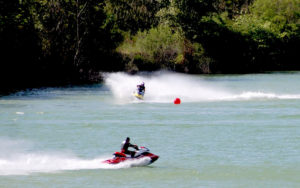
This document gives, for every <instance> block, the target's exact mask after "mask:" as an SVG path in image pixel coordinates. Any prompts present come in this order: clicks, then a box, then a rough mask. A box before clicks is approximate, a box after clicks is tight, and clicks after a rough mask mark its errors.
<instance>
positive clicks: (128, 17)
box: [105, 0, 169, 34]
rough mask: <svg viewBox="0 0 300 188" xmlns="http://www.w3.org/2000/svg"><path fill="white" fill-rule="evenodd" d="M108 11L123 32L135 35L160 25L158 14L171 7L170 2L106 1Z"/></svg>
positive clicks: (147, 0) (157, 0) (166, 0)
mask: <svg viewBox="0 0 300 188" xmlns="http://www.w3.org/2000/svg"><path fill="white" fill-rule="evenodd" d="M105 2H106V4H107V6H106V10H107V12H108V14H110V15H113V16H114V18H115V20H116V23H117V25H118V26H119V28H120V29H121V30H124V31H130V32H131V33H133V34H135V33H136V32H137V31H138V30H147V29H150V28H151V27H154V26H156V25H157V24H158V18H157V17H156V14H157V12H158V11H159V10H160V9H162V8H163V7H167V6H168V5H169V0H143V1H136V0H106V1H105Z"/></svg>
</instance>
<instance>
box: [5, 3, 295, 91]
mask: <svg viewBox="0 0 300 188" xmlns="http://www.w3.org/2000/svg"><path fill="white" fill-rule="evenodd" d="M299 26H300V0H211V1H206V0H143V1H135V0H101V1H88V0H50V1H46V0H10V1H3V0H0V50H1V65H0V66H1V67H0V83H1V89H0V90H2V91H5V90H9V89H17V88H24V87H38V86H57V85H62V84H79V83H91V82H98V81H99V80H100V79H101V75H100V72H102V71H128V72H131V73H134V72H137V71H153V70H158V69H168V70H173V71H179V72H186V73H205V74H208V73H252V72H263V71H272V70H299V69H300V63H299V60H298V51H299V46H300V29H299Z"/></svg>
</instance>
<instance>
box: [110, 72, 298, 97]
mask: <svg viewBox="0 0 300 188" xmlns="http://www.w3.org/2000/svg"><path fill="white" fill-rule="evenodd" d="M141 82H145V86H146V92H145V96H144V100H137V99H135V98H134V97H133V95H132V93H133V91H135V90H136V85H138V84H140V83H141ZM105 85H106V86H107V87H108V88H109V89H110V91H111V92H112V95H113V98H114V100H115V101H116V102H117V103H135V102H149V103H172V102H173V101H174V99H175V98H181V100H182V101H184V102H207V101H243V100H257V99H265V100H270V99H281V100H282V99H300V94H278V93H275V92H264V91H256V90H255V89H253V90H248V91H243V92H238V91H233V90H232V89H228V88H226V87H225V86H221V85H220V84H218V83H217V81H215V82H208V81H206V80H204V79H203V78H201V77H199V76H198V77H197V76H192V75H186V74H180V73H172V72H155V73H152V74H144V75H142V74H141V75H128V74H126V73H121V72H119V73H108V74H106V76H105Z"/></svg>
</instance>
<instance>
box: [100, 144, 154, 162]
mask: <svg viewBox="0 0 300 188" xmlns="http://www.w3.org/2000/svg"><path fill="white" fill-rule="evenodd" d="M143 158H149V161H148V162H147V163H145V164H144V165H150V164H152V163H153V162H154V161H156V160H157V159H158V158H159V156H158V155H155V154H153V153H150V150H149V149H148V148H146V147H143V146H142V147H139V148H138V151H137V152H136V153H135V155H134V156H133V157H131V156H130V155H127V154H125V153H122V152H115V153H114V158H112V159H108V160H105V161H103V163H107V164H119V163H122V162H125V161H137V160H139V159H143Z"/></svg>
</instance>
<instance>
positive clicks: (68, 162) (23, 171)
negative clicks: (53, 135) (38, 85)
mask: <svg viewBox="0 0 300 188" xmlns="http://www.w3.org/2000/svg"><path fill="white" fill-rule="evenodd" d="M0 141H1V144H0V176H9V175H30V174H32V173H57V172H61V171H66V170H87V169H120V168H130V167H133V166H144V165H145V164H148V162H149V160H150V159H148V158H145V159H141V160H136V161H128V162H124V163H120V164H116V165H111V164H106V163H103V161H105V160H107V159H108V158H111V157H112V155H111V156H108V155H107V156H100V157H96V158H93V159H82V158H79V157H77V156H75V155H73V154H68V153H63V152H32V151H31V152H28V151H25V150H26V149H24V146H25V148H27V149H28V145H27V144H26V143H24V141H12V140H9V139H0Z"/></svg>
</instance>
